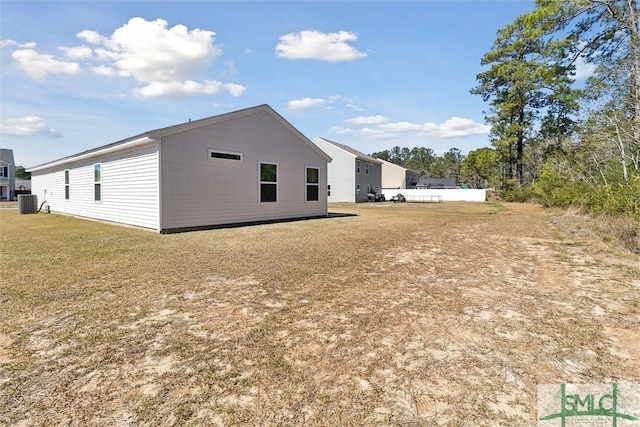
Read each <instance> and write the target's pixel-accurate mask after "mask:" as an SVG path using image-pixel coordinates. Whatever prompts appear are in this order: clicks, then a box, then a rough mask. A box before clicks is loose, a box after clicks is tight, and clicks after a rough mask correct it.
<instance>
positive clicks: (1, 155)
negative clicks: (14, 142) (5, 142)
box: [0, 148, 15, 166]
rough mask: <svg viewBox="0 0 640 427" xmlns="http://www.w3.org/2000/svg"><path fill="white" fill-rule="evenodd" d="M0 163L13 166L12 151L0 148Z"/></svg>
mask: <svg viewBox="0 0 640 427" xmlns="http://www.w3.org/2000/svg"><path fill="white" fill-rule="evenodd" d="M0 162H2V163H3V164H7V165H12V166H14V165H15V163H14V161H13V150H12V149H11V148H0Z"/></svg>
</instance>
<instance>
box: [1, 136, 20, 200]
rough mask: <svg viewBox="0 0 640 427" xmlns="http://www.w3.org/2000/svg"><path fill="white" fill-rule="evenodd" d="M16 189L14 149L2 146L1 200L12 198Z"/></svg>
mask: <svg viewBox="0 0 640 427" xmlns="http://www.w3.org/2000/svg"><path fill="white" fill-rule="evenodd" d="M15 189H16V165H15V163H14V161H13V150H11V149H9V148H0V200H12V199H13V196H14V193H15Z"/></svg>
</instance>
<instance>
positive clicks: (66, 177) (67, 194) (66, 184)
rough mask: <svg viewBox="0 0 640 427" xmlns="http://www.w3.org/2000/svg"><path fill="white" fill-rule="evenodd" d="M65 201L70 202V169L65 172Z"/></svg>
mask: <svg viewBox="0 0 640 427" xmlns="http://www.w3.org/2000/svg"><path fill="white" fill-rule="evenodd" d="M64 199H65V200H69V169H65V171H64Z"/></svg>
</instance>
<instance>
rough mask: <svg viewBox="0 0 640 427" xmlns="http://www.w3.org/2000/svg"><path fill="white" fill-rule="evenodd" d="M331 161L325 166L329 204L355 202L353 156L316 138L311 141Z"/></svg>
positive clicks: (355, 161)
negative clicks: (329, 191)
mask: <svg viewBox="0 0 640 427" xmlns="http://www.w3.org/2000/svg"><path fill="white" fill-rule="evenodd" d="M312 142H313V143H314V144H316V145H317V146H318V147H319V148H320V149H321V150H322V151H324V152H325V153H327V154H328V155H329V157H331V158H332V159H333V160H332V162H331V163H329V164H328V165H327V183H328V184H329V185H330V186H331V195H330V196H329V197H328V200H329V202H355V201H356V197H355V194H354V193H355V188H356V167H357V162H358V161H359V160H357V159H356V158H355V156H354V155H353V154H351V153H348V152H346V151H345V150H343V149H341V148H338V147H336V146H335V145H333V144H330V143H328V142H326V141H325V140H323V139H322V138H319V137H316V138H313V139H312Z"/></svg>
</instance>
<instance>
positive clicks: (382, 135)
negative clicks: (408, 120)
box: [360, 128, 396, 139]
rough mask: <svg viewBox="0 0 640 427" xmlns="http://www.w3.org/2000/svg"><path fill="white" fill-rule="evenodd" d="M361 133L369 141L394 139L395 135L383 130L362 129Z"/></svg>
mask: <svg viewBox="0 0 640 427" xmlns="http://www.w3.org/2000/svg"><path fill="white" fill-rule="evenodd" d="M360 133H361V134H362V136H364V137H365V138H367V139H392V138H395V137H396V136H395V135H394V134H391V133H388V132H385V131H383V130H382V129H373V128H362V129H360Z"/></svg>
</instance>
